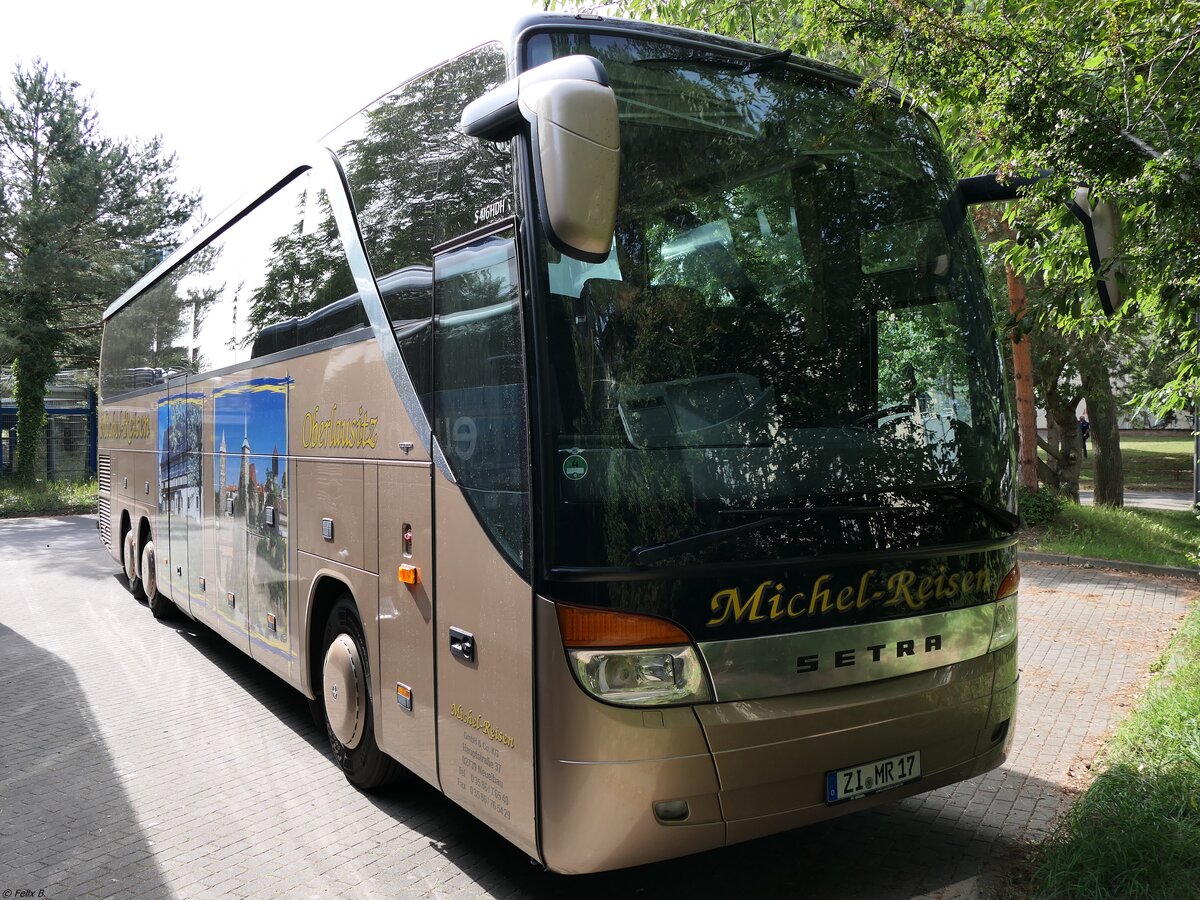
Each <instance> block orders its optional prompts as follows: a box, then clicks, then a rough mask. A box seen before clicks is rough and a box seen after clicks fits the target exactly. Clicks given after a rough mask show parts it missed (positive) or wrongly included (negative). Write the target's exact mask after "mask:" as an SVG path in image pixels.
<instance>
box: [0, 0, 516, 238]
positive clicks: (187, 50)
mask: <svg viewBox="0 0 1200 900" xmlns="http://www.w3.org/2000/svg"><path fill="white" fill-rule="evenodd" d="M5 7H6V8H5V10H4V13H3V20H2V27H0V67H2V71H0V94H3V95H4V96H6V97H7V96H9V91H10V86H11V80H12V70H13V68H14V66H15V65H16V64H17V63H18V62H21V63H24V64H28V63H30V62H32V61H33V60H34V59H35V58H41V59H42V60H44V61H45V62H46V63H47V64H49V66H50V68H51V70H52V71H57V72H59V73H61V74H63V75H65V76H67V77H69V78H71V79H73V80H75V81H78V82H79V83H80V85H81V86H82V89H83V93H85V94H89V93H90V94H91V95H92V103H93V106H94V108H95V109H96V111H97V112H98V113H99V116H100V124H101V128H102V130H103V131H104V132H105V133H106V134H108V135H110V136H113V137H129V138H136V139H143V140H144V139H146V138H149V137H152V136H153V135H156V134H160V135H162V137H163V139H164V142H165V145H166V147H167V149H168V150H170V151H173V152H174V153H175V154H176V155H177V159H178V178H179V184H180V186H181V187H185V188H187V189H196V188H198V189H200V190H201V191H202V192H203V193H204V198H205V200H204V208H205V212H206V213H207V214H208V215H209V216H213V215H215V214H217V213H219V212H220V211H221V210H222V209H224V208H225V206H227V205H228V204H229V203H232V202H233V201H234V200H236V199H237V198H238V197H239V196H240V195H241V194H242V193H243V192H244V191H246V190H248V189H250V188H251V187H253V186H256V183H257V182H258V181H259V179H260V178H261V177H266V174H265V172H266V171H267V170H270V169H272V168H273V167H274V166H273V162H274V161H277V160H278V159H279V157H280V156H281V155H283V156H285V157H287V156H288V155H289V151H291V150H295V149H297V148H304V147H307V146H309V145H311V144H312V143H313V142H314V141H316V140H317V139H318V138H320V137H321V135H323V134H325V132H327V131H329V130H330V129H331V128H333V127H334V126H335V125H337V124H338V123H339V122H341V121H342V120H343V119H345V118H347V117H348V116H350V115H352V114H353V113H355V112H357V111H358V110H359V109H360V108H362V107H363V106H365V105H366V104H367V103H368V102H370V101H371V100H373V99H375V98H376V97H377V96H379V95H380V94H382V93H384V92H386V91H388V90H390V89H391V88H392V87H395V86H396V85H397V84H398V83H399V82H400V81H402V80H404V79H405V78H407V77H408V76H409V75H412V74H415V73H416V72H419V71H420V70H422V69H424V68H427V67H428V66H430V65H432V64H434V63H437V62H439V61H441V60H443V59H447V58H449V57H451V56H454V55H456V54H458V53H459V52H461V51H463V50H466V49H469V48H470V47H473V46H475V45H476V44H479V43H481V42H482V41H484V40H488V39H492V38H500V39H502V40H507V39H508V37H509V35H510V33H511V30H512V24H513V23H514V22H515V21H516V20H517V19H518V18H520V17H521V16H522V15H525V14H527V13H530V12H535V11H537V9H540V4H538V5H537V7H536V9H535V7H534V5H533V3H532V2H531V0H436V2H420V3H418V2H416V0H389V2H364V0H335V2H333V3H308V4H305V3H295V2H293V3H281V2H275V0H271V2H262V0H202V2H199V3H187V4H180V3H163V2H162V0H157V2H147V0H86V2H85V0H44V2H41V3H9V4H5Z"/></svg>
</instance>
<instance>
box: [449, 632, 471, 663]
mask: <svg viewBox="0 0 1200 900" xmlns="http://www.w3.org/2000/svg"><path fill="white" fill-rule="evenodd" d="M450 655H451V656H455V657H458V658H459V659H461V660H463V661H464V662H475V635H473V634H471V632H469V631H463V630H462V629H461V628H455V627H454V626H453V625H451V626H450Z"/></svg>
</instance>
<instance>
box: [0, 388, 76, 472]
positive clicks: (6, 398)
mask: <svg viewBox="0 0 1200 900" xmlns="http://www.w3.org/2000/svg"><path fill="white" fill-rule="evenodd" d="M86 378H87V373H83V372H76V371H70V372H62V373H60V374H59V375H58V376H57V377H56V378H55V379H54V381H53V382H51V383H50V384H48V385H46V430H45V435H44V436H43V438H42V441H41V443H40V446H39V448H38V469H39V475H40V476H41V477H44V478H47V479H49V480H53V481H86V480H88V479H90V478H95V477H96V391H95V389H94V388H93V387H92V386H91V385H90V384H88V383H87V381H86ZM16 455H17V404H16V400H15V399H14V398H13V396H12V376H11V374H10V373H9V372H7V371H0V480H3V479H5V478H10V477H12V474H13V466H14V464H15V460H16Z"/></svg>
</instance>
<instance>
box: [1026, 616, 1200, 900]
mask: <svg viewBox="0 0 1200 900" xmlns="http://www.w3.org/2000/svg"><path fill="white" fill-rule="evenodd" d="M1158 669H1159V670H1160V672H1161V674H1160V675H1159V676H1158V677H1157V678H1156V680H1155V681H1154V683H1153V684H1151V686H1150V688H1149V690H1148V691H1147V692H1146V696H1145V697H1143V698H1142V701H1141V702H1140V703H1139V704H1138V706H1137V708H1136V709H1135V710H1134V711H1133V713H1132V714H1131V715H1130V716H1129V718H1128V719H1127V720H1126V721H1125V722H1124V723H1123V724H1122V725H1121V727H1120V729H1119V730H1118V731H1117V733H1116V734H1115V735H1114V736H1113V738H1112V740H1110V741H1109V743H1108V744H1107V745H1106V746H1105V748H1104V750H1103V751H1102V753H1101V754H1100V757H1099V759H1098V761H1097V763H1096V765H1095V767H1094V770H1095V771H1096V772H1097V773H1098V774H1097V776H1096V780H1095V781H1094V782H1093V783H1092V785H1091V787H1089V788H1088V789H1087V791H1086V792H1085V793H1084V794H1083V796H1081V797H1080V798H1079V800H1078V801H1076V803H1075V805H1074V806H1073V807H1072V808H1071V811H1070V812H1069V813H1068V814H1067V817H1066V819H1065V820H1064V821H1063V823H1062V824H1061V825H1060V826H1059V827H1058V829H1057V830H1056V831H1055V833H1054V834H1053V835H1052V836H1051V838H1050V839H1049V840H1048V841H1047V842H1046V843H1045V844H1044V845H1042V847H1040V848H1038V850H1037V851H1035V853H1034V858H1033V860H1032V876H1031V879H1030V881H1031V883H1030V885H1029V888H1030V890H1029V895H1030V896H1033V897H1045V898H1051V897H1053V898H1088V900H1091V898H1118V897H1121V898H1124V897H1146V898H1149V897H1161V898H1163V900H1175V898H1197V897H1200V722H1198V720H1197V715H1198V712H1197V711H1198V710H1200V605H1193V606H1192V610H1191V612H1190V613H1189V614H1188V617H1187V619H1185V620H1184V624H1183V628H1182V630H1181V631H1180V633H1179V635H1178V636H1177V637H1176V639H1175V641H1174V643H1173V645H1172V646H1171V648H1169V649H1168V651H1167V653H1166V654H1165V655H1164V657H1163V660H1162V662H1161V663H1160V665H1159V667H1158Z"/></svg>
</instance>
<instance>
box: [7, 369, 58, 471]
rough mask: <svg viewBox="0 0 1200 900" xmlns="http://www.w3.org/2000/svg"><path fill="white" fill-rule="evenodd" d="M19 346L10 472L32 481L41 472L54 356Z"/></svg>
mask: <svg viewBox="0 0 1200 900" xmlns="http://www.w3.org/2000/svg"><path fill="white" fill-rule="evenodd" d="M47 362H48V361H47V360H46V358H45V354H43V353H40V352H37V351H30V350H22V351H21V352H19V353H18V354H17V356H16V358H15V359H14V360H13V396H14V397H15V399H16V401H17V458H16V461H15V465H14V467H13V476H14V477H15V478H16V479H17V481H18V482H20V483H23V484H32V483H33V482H35V481H37V480H38V478H39V477H40V476H41V475H43V474H44V473H43V472H42V467H41V465H40V463H39V460H38V449H39V448H40V447H41V445H42V442H43V441H44V440H45V437H46V382H47V380H49V379H50V378H53V377H54V371H53V357H51V358H50V360H49V363H50V366H47Z"/></svg>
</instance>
